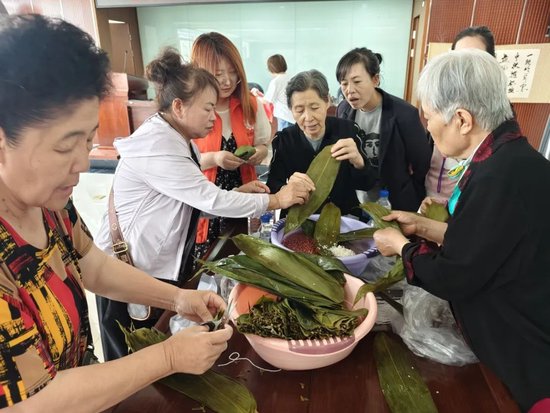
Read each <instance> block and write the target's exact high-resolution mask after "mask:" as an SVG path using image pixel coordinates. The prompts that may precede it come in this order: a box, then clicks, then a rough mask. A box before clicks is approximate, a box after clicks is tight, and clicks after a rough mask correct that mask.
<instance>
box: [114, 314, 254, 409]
mask: <svg viewBox="0 0 550 413" xmlns="http://www.w3.org/2000/svg"><path fill="white" fill-rule="evenodd" d="M117 323H118V322H117ZM118 326H119V327H120V329H121V330H122V332H123V333H124V338H125V340H126V344H128V347H129V348H130V350H131V351H132V352H136V351H139V350H141V349H142V348H145V347H148V346H150V345H153V344H157V343H160V342H162V341H164V340H166V338H167V336H166V335H165V334H162V333H161V332H159V331H158V330H155V329H154V328H140V329H137V330H133V331H131V330H129V329H126V328H124V327H123V326H122V325H121V324H120V323H118ZM159 383H162V384H164V385H165V386H168V387H170V388H172V389H174V390H176V391H178V392H180V393H182V394H184V395H186V396H187V397H189V398H191V399H193V400H195V401H197V402H199V403H200V404H202V405H203V406H206V407H208V408H209V409H211V410H212V411H214V412H218V413H254V412H256V410H257V405H256V400H255V399H254V396H252V394H251V393H250V391H249V390H248V389H247V388H246V387H245V386H244V385H242V384H241V383H239V382H238V381H236V380H234V379H232V378H231V377H227V376H225V375H223V374H220V373H216V372H215V371H213V370H208V371H207V372H206V373H204V374H201V375H194V374H184V373H176V374H172V375H171V376H168V377H165V378H163V379H160V380H159Z"/></svg>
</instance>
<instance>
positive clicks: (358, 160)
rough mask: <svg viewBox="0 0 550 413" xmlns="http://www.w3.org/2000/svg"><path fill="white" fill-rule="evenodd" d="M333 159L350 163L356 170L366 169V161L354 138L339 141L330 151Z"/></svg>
mask: <svg viewBox="0 0 550 413" xmlns="http://www.w3.org/2000/svg"><path fill="white" fill-rule="evenodd" d="M330 153H331V154H332V157H333V158H334V159H336V160H338V161H345V160H347V161H349V163H351V164H352V165H353V167H354V168H355V169H362V168H364V167H365V161H364V160H363V157H362V156H361V154H360V153H359V150H358V149H357V144H356V143H355V141H354V140H353V138H344V139H339V140H338V141H337V142H336V143H335V144H334V145H332V148H331V150H330Z"/></svg>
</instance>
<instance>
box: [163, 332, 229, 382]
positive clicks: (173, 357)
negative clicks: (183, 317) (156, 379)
mask: <svg viewBox="0 0 550 413" xmlns="http://www.w3.org/2000/svg"><path fill="white" fill-rule="evenodd" d="M232 334H233V329H232V328H231V326H229V325H227V324H226V325H225V326H224V328H222V329H221V330H217V331H212V332H209V331H208V328H207V327H205V326H193V327H189V328H186V329H184V330H182V331H180V332H178V333H176V334H174V335H173V336H171V337H169V338H168V339H167V340H165V341H163V342H162V343H161V344H162V346H164V355H165V360H166V362H167V365H168V369H169V371H170V372H171V373H189V374H203V373H204V372H206V371H207V370H208V369H209V368H210V367H212V365H213V364H214V363H215V362H216V360H217V359H218V358H219V357H220V354H221V353H223V352H224V351H225V349H226V348H227V341H228V340H229V339H230V338H231V335H232Z"/></svg>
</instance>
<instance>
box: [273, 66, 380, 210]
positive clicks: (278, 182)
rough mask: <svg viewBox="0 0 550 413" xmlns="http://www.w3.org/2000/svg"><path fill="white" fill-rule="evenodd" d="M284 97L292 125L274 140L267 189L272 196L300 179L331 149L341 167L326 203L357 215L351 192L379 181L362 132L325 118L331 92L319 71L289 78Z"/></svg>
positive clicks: (346, 124)
mask: <svg viewBox="0 0 550 413" xmlns="http://www.w3.org/2000/svg"><path fill="white" fill-rule="evenodd" d="M286 95H287V100H288V106H289V107H290V109H291V112H292V116H293V117H294V120H295V121H296V124H294V125H292V126H289V127H287V128H285V129H283V130H282V131H280V132H278V133H277V134H276V135H275V138H274V139H273V143H272V145H273V158H272V160H271V166H270V169H269V178H268V180H267V186H269V188H270V190H271V191H272V192H273V191H275V192H276V191H278V190H279V189H281V188H282V187H283V186H284V185H286V184H287V182H293V181H295V180H299V179H303V178H304V174H305V173H306V171H307V169H308V167H309V165H310V164H311V162H312V161H313V158H315V156H316V155H317V154H318V153H319V152H320V151H321V150H322V149H323V148H324V147H325V146H328V145H332V148H331V153H332V157H333V158H335V159H337V160H339V161H342V164H341V166H340V171H339V172H338V176H337V177H336V181H335V183H334V186H333V188H332V191H331V193H330V194H329V196H328V198H327V202H333V203H334V204H336V206H338V207H339V208H340V210H341V212H342V214H343V215H345V214H349V213H358V212H359V209H358V208H355V207H357V206H358V205H359V200H358V199H357V195H356V192H355V190H357V189H361V190H364V191H366V190H368V189H370V188H372V186H373V185H374V183H375V182H376V176H377V173H376V171H375V170H374V169H373V168H371V167H370V166H369V164H368V163H367V162H366V159H367V158H366V154H365V153H364V152H363V150H362V148H363V145H364V143H363V141H364V139H365V136H364V134H363V133H362V131H361V129H359V127H358V126H357V125H356V124H355V123H354V122H352V121H349V120H344V119H337V118H334V117H327V110H328V108H329V106H330V95H329V88H328V83H327V79H326V78H325V76H324V75H323V74H322V73H321V72H319V71H318V70H314V69H312V70H308V71H306V72H300V73H298V74H297V75H296V76H294V77H293V78H292V79H290V81H289V83H288V85H287V88H286ZM284 213H286V211H283V214H284Z"/></svg>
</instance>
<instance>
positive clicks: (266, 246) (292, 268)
mask: <svg viewBox="0 0 550 413" xmlns="http://www.w3.org/2000/svg"><path fill="white" fill-rule="evenodd" d="M231 239H232V240H233V242H234V243H235V245H237V247H238V248H239V249H240V250H241V251H242V252H244V253H245V254H246V255H248V256H249V257H250V258H252V259H253V260H255V261H257V262H259V263H260V264H262V265H263V266H265V267H267V268H269V269H271V270H272V271H274V272H276V273H277V274H279V275H282V276H284V277H285V278H287V279H288V280H290V281H292V282H293V283H295V284H297V285H299V286H301V287H304V288H306V289H309V290H312V291H317V292H318V293H319V294H321V295H322V296H323V297H326V298H328V299H329V300H331V301H332V302H333V303H335V304H340V303H343V301H344V289H343V287H342V286H341V285H340V283H339V282H338V281H337V280H336V279H335V278H334V277H333V276H332V275H330V274H329V273H327V272H326V271H324V270H323V269H322V268H320V267H319V266H318V265H316V264H314V263H312V262H311V261H309V260H308V259H306V258H304V257H303V256H301V255H299V254H295V253H293V252H291V251H287V250H284V249H282V248H279V247H277V246H275V245H273V244H270V243H268V242H265V241H262V240H260V239H258V238H255V237H251V236H249V235H245V234H239V235H236V236H234V237H233V238H231Z"/></svg>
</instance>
